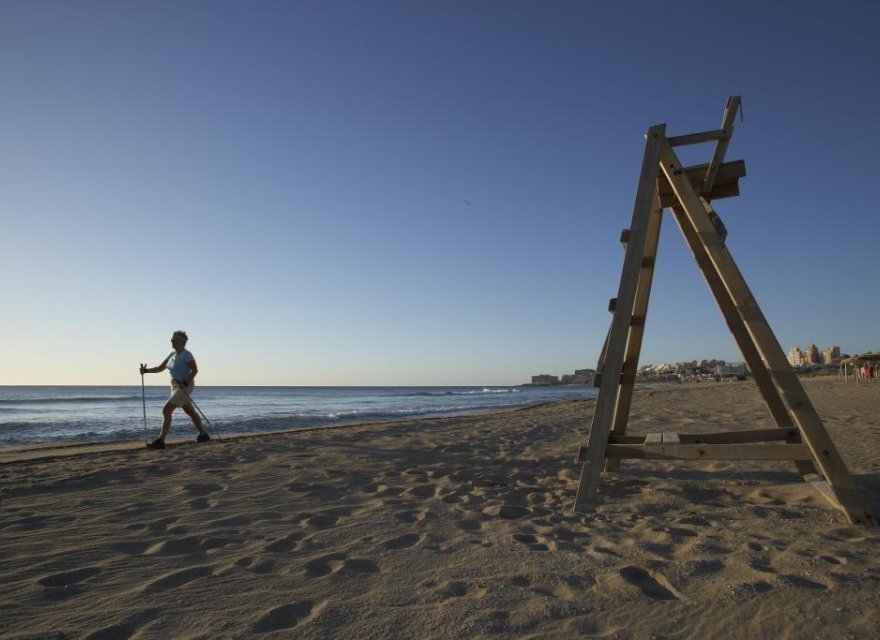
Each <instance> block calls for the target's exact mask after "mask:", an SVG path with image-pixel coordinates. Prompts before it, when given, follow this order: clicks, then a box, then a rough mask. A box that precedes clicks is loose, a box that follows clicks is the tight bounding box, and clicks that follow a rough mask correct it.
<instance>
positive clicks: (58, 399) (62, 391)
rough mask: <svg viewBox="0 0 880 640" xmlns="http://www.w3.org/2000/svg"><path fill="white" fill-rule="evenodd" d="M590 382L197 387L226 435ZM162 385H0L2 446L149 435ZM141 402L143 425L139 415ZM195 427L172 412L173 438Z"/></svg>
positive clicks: (512, 398)
mask: <svg viewBox="0 0 880 640" xmlns="http://www.w3.org/2000/svg"><path fill="white" fill-rule="evenodd" d="M596 391H597V390H596V389H594V388H592V387H574V386H572V387H568V386H564V387H504V386H493V387H196V388H195V391H194V392H193V400H194V401H195V402H196V404H197V406H198V407H199V408H200V409H201V411H202V412H203V413H204V415H205V416H207V418H208V420H209V422H210V425H211V428H212V430H213V431H214V432H216V433H218V434H220V435H221V436H223V435H231V434H234V433H259V432H266V431H276V430H280V429H301V428H309V427H321V426H330V425H341V424H356V423H359V422H372V421H378V420H383V421H384V420H412V419H418V418H431V417H441V416H455V415H464V414H472V413H481V412H486V411H498V410H501V409H510V408H516V407H525V406H530V405H537V404H544V403H548V402H560V401H563V400H575V399H584V398H592V397H595V396H596ZM167 397H168V388H167V387H156V386H152V387H146V388H145V389H143V390H142V388H141V387H139V386H133V387H128V386H125V387H107V386H100V387H84V386H83V387H78V386H63V387H52V386H0V448H8V447H19V446H25V445H33V444H47V443H53V444H57V443H74V442H110V441H138V440H144V439H145V438H150V439H152V438H154V437H155V436H156V435H157V434H158V431H159V426H160V424H161V422H162V405H164V404H165V400H166V399H167ZM144 404H146V427H145V420H144ZM191 435H195V430H194V429H193V427H192V425H191V423H190V420H189V418H188V417H187V416H186V414H184V413H183V412H182V411H180V410H178V411H176V412H175V413H174V418H173V421H172V423H171V433H170V436H169V437H171V438H174V437H188V436H191Z"/></svg>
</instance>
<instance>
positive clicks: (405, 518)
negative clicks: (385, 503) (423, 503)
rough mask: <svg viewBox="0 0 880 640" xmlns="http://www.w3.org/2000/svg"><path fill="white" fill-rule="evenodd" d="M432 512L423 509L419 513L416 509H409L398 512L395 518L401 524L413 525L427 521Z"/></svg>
mask: <svg viewBox="0 0 880 640" xmlns="http://www.w3.org/2000/svg"><path fill="white" fill-rule="evenodd" d="M430 515H431V514H430V512H428V511H426V510H424V509H422V510H420V511H417V510H415V509H407V510H406V511H398V512H397V513H395V514H394V517H395V518H397V520H398V521H399V522H406V523H409V524H411V523H413V522H420V521H422V520H426V519H427V518H429V517H430Z"/></svg>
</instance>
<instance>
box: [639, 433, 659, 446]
mask: <svg viewBox="0 0 880 640" xmlns="http://www.w3.org/2000/svg"><path fill="white" fill-rule="evenodd" d="M661 444H663V434H662V433H649V434H648V435H646V436H645V442H644V445H645V446H646V447H651V446H655V445H656V446H659V445H661Z"/></svg>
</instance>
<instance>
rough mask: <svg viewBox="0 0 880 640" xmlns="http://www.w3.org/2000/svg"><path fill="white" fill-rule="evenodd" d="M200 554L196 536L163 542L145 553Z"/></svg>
mask: <svg viewBox="0 0 880 640" xmlns="http://www.w3.org/2000/svg"><path fill="white" fill-rule="evenodd" d="M201 552H202V543H201V540H200V539H199V538H197V537H196V536H188V537H185V538H171V539H170V540H163V541H162V542H159V543H158V544H154V545H153V546H152V547H150V548H149V549H147V550H146V551H145V554H146V555H150V556H152V555H170V556H173V555H188V554H195V553H201Z"/></svg>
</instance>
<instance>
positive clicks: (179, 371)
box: [167, 349, 195, 380]
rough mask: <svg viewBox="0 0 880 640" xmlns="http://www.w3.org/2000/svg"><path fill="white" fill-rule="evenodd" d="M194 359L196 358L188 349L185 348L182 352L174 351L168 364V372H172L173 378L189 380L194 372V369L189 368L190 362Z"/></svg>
mask: <svg viewBox="0 0 880 640" xmlns="http://www.w3.org/2000/svg"><path fill="white" fill-rule="evenodd" d="M194 360H195V358H193V354H191V353H190V352H189V351H187V350H186V349H183V350H182V351H181V352H180V353H175V352H174V351H172V352H171V357H170V359H169V360H168V365H167V366H168V373H170V374H171V379H172V380H189V377H190V375H191V374H192V370H191V369H190V368H189V363H190V362H193V361H194Z"/></svg>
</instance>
